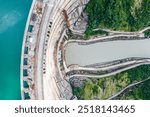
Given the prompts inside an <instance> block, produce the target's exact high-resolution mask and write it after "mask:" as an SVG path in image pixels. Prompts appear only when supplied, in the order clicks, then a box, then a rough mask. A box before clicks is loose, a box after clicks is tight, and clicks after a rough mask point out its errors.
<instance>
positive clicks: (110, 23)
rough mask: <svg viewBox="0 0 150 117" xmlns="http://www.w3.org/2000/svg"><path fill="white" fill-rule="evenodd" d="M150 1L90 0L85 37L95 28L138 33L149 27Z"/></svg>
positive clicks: (87, 7)
mask: <svg viewBox="0 0 150 117" xmlns="http://www.w3.org/2000/svg"><path fill="white" fill-rule="evenodd" d="M149 6H150V0H90V2H89V3H88V4H87V6H86V8H85V12H86V13H87V15H88V18H89V20H88V28H87V30H86V32H85V34H86V36H91V35H93V29H95V28H107V29H112V30H123V31H138V30H141V29H143V28H145V27H147V26H150V21H149V20H150V7H149Z"/></svg>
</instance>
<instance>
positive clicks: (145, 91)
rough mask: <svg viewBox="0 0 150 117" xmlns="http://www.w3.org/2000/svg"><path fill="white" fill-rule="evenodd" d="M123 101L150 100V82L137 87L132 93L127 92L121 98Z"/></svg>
mask: <svg viewBox="0 0 150 117" xmlns="http://www.w3.org/2000/svg"><path fill="white" fill-rule="evenodd" d="M119 99H122V100H129V99H130V100H131V99H135V100H140V99H142V100H150V80H148V81H146V82H144V83H143V84H142V85H140V86H138V87H135V88H134V89H132V91H128V92H126V93H125V94H124V95H123V96H121V97H119Z"/></svg>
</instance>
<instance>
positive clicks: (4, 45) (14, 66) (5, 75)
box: [0, 0, 32, 100]
mask: <svg viewBox="0 0 150 117" xmlns="http://www.w3.org/2000/svg"><path fill="white" fill-rule="evenodd" d="M31 3H32V0H0V99H1V100H18V99H21V96H20V77H19V76H20V55H21V45H22V39H23V33H24V29H25V24H26V20H27V17H28V12H29V9H30V5H31Z"/></svg>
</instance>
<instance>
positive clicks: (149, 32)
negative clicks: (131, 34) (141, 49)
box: [144, 29, 150, 37]
mask: <svg viewBox="0 0 150 117" xmlns="http://www.w3.org/2000/svg"><path fill="white" fill-rule="evenodd" d="M144 34H145V36H146V37H150V29H149V30H147V31H145V32H144Z"/></svg>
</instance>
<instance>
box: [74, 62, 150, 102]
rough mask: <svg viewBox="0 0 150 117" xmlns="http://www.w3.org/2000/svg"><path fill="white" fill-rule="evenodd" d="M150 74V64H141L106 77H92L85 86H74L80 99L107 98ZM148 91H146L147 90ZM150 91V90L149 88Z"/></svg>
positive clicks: (75, 92)
mask: <svg viewBox="0 0 150 117" xmlns="http://www.w3.org/2000/svg"><path fill="white" fill-rule="evenodd" d="M149 76H150V66H149V65H143V66H139V67H136V68H133V69H130V70H127V71H124V72H121V73H118V74H116V75H112V76H109V77H105V78H100V79H96V78H92V79H91V80H88V81H86V82H85V84H84V87H81V88H80V87H77V88H75V87H73V92H74V94H75V95H76V96H77V97H78V99H85V100H87V99H107V98H109V97H110V96H111V95H113V94H115V93H117V92H118V91H120V90H122V89H123V88H125V87H126V86H128V85H129V84H131V83H134V82H138V81H141V80H144V79H146V78H148V77H149ZM145 92H146V91H145ZM147 92H149V93H150V90H147Z"/></svg>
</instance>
